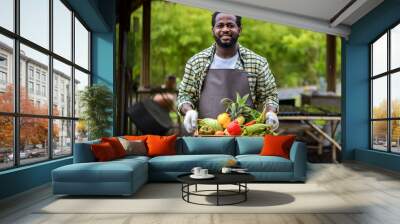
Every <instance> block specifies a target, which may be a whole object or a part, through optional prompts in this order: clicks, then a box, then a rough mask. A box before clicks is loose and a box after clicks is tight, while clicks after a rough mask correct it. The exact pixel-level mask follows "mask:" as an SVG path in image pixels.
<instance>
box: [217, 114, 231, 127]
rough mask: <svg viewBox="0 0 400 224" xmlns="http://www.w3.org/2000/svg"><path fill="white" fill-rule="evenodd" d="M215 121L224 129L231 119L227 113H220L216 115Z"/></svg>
mask: <svg viewBox="0 0 400 224" xmlns="http://www.w3.org/2000/svg"><path fill="white" fill-rule="evenodd" d="M217 121H218V123H219V124H220V125H221V126H222V127H223V128H226V127H227V126H228V124H229V123H231V117H230V116H229V114H228V113H222V114H219V115H218V117H217Z"/></svg>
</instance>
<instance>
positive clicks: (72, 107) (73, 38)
mask: <svg viewBox="0 0 400 224" xmlns="http://www.w3.org/2000/svg"><path fill="white" fill-rule="evenodd" d="M74 18H75V12H74V11H72V15H71V24H72V29H71V31H72V32H71V35H72V38H71V42H72V43H71V46H72V49H71V56H72V58H71V60H72V65H73V66H72V67H71V91H72V95H71V96H72V97H71V98H72V99H71V104H72V105H71V117H73V118H75V19H74ZM71 123H72V124H71V125H72V130H71V150H72V155H74V151H75V149H74V146H75V126H76V121H75V120H73V121H72V122H71Z"/></svg>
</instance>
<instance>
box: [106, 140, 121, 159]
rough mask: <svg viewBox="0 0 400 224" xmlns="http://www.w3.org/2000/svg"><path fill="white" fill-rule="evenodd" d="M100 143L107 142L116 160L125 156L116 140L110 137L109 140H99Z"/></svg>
mask: <svg viewBox="0 0 400 224" xmlns="http://www.w3.org/2000/svg"><path fill="white" fill-rule="evenodd" d="M101 142H108V143H110V145H111V146H112V148H113V149H114V152H115V155H116V156H117V158H121V157H124V156H126V151H125V149H124V147H123V146H122V144H121V142H119V140H118V138H115V137H111V138H101Z"/></svg>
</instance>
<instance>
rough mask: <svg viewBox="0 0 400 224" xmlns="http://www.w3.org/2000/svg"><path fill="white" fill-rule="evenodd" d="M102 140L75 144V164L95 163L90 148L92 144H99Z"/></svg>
mask: <svg viewBox="0 0 400 224" xmlns="http://www.w3.org/2000/svg"><path fill="white" fill-rule="evenodd" d="M98 143H100V140H94V141H89V142H82V143H75V145H74V163H89V162H95V161H96V158H95V157H94V155H93V153H92V150H91V148H90V146H91V145H92V144H98Z"/></svg>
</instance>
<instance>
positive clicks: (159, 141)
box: [146, 135, 176, 156]
mask: <svg viewBox="0 0 400 224" xmlns="http://www.w3.org/2000/svg"><path fill="white" fill-rule="evenodd" d="M146 143H147V148H148V151H147V153H148V156H163V155H175V154H176V148H175V143H176V135H171V136H158V135H148V136H147V140H146Z"/></svg>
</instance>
